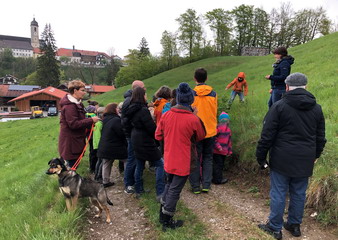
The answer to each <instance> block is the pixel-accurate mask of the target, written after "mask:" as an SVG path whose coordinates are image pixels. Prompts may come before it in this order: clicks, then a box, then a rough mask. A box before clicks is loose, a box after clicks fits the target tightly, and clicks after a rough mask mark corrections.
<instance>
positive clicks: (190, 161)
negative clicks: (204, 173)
mask: <svg viewBox="0 0 338 240" xmlns="http://www.w3.org/2000/svg"><path fill="white" fill-rule="evenodd" d="M176 101H177V105H175V106H173V107H172V108H171V109H170V110H169V111H167V112H166V113H165V114H163V115H162V117H161V120H160V122H159V124H158V125H157V128H156V132H155V138H156V139H157V140H158V141H164V170H165V173H166V185H165V189H164V192H163V195H162V198H161V200H160V203H161V207H160V215H159V221H160V223H161V224H162V225H163V230H165V229H166V228H171V229H175V228H177V227H181V226H182V225H183V221H181V220H174V219H173V216H174V214H175V212H176V205H177V202H178V200H179V197H180V193H181V191H182V189H183V187H184V185H185V183H186V181H187V180H188V177H189V174H190V172H191V171H192V170H193V169H192V168H191V166H193V165H195V168H196V165H197V164H196V163H197V162H198V161H197V150H196V143H197V142H198V141H201V140H203V139H204V137H205V135H206V131H205V128H204V126H203V123H202V121H201V120H200V119H199V118H198V117H197V116H196V114H195V113H194V112H193V109H192V108H191V106H190V105H191V104H192V103H193V102H194V92H193V90H192V89H191V88H190V87H189V85H188V84H187V83H181V84H180V85H179V86H178V88H177V89H176Z"/></svg>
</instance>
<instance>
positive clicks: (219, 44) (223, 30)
mask: <svg viewBox="0 0 338 240" xmlns="http://www.w3.org/2000/svg"><path fill="white" fill-rule="evenodd" d="M205 18H206V19H207V23H208V24H209V27H210V29H211V31H213V32H214V33H215V39H214V43H215V49H216V52H218V53H219V55H221V56H222V55H225V53H226V52H227V51H226V49H227V47H228V48H229V45H230V37H231V24H232V23H231V20H232V18H231V15H230V13H229V12H227V11H225V10H224V9H222V8H216V9H214V10H212V11H210V12H207V13H206V14H205Z"/></svg>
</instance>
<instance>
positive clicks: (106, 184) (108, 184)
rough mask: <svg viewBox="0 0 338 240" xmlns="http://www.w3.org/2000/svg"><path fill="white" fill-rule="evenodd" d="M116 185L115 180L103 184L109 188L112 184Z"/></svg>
mask: <svg viewBox="0 0 338 240" xmlns="http://www.w3.org/2000/svg"><path fill="white" fill-rule="evenodd" d="M114 185H115V183H114V182H109V183H104V184H103V187H104V188H107V187H111V186H114Z"/></svg>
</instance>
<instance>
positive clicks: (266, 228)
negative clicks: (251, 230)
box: [258, 224, 283, 240]
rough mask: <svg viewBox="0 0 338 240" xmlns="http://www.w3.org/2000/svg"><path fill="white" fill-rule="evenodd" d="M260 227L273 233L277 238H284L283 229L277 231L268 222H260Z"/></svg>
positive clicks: (279, 239) (278, 239)
mask: <svg viewBox="0 0 338 240" xmlns="http://www.w3.org/2000/svg"><path fill="white" fill-rule="evenodd" d="M258 227H259V228H260V229H262V230H263V231H264V232H266V233H268V234H270V235H272V236H273V237H274V238H275V239H277V240H281V239H282V238H283V235H282V231H275V230H273V229H271V228H270V226H269V225H268V224H258Z"/></svg>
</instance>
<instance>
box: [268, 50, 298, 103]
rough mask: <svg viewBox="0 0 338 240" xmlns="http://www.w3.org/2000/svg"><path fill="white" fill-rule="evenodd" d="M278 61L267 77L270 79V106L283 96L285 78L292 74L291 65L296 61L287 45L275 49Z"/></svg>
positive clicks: (274, 52)
mask: <svg viewBox="0 0 338 240" xmlns="http://www.w3.org/2000/svg"><path fill="white" fill-rule="evenodd" d="M273 54H274V57H275V59H276V62H275V63H274V64H273V65H272V66H273V73H272V75H266V76H265V78H266V79H268V80H270V82H271V89H270V99H269V102H268V106H269V108H270V107H271V106H272V104H274V103H275V102H277V101H279V100H280V99H281V98H282V95H283V94H284V93H285V88H286V86H285V82H284V81H285V79H286V77H287V76H289V75H290V72H291V65H292V64H293V63H294V60H295V59H294V58H293V57H292V56H291V55H288V51H287V49H286V48H285V47H278V48H276V49H275V50H274V51H273Z"/></svg>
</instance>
